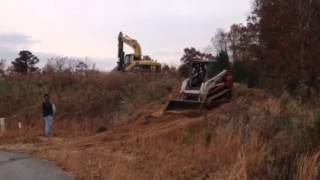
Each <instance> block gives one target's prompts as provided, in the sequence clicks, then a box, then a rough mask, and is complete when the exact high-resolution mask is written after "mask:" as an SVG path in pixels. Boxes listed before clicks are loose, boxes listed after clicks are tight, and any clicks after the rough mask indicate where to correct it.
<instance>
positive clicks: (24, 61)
mask: <svg viewBox="0 0 320 180" xmlns="http://www.w3.org/2000/svg"><path fill="white" fill-rule="evenodd" d="M39 62H40V60H39V58H38V57H37V56H35V55H34V54H32V52H30V51H28V50H22V51H20V52H19V54H18V57H17V58H16V59H15V60H14V61H12V62H11V65H10V66H9V67H6V60H4V59H1V60H0V76H6V75H28V74H39V73H42V74H48V73H57V72H70V73H85V72H89V71H95V64H93V63H91V61H90V60H89V59H84V60H83V59H77V58H69V57H54V58H49V59H48V60H47V63H46V64H45V65H44V66H43V67H42V68H39V67H38V66H37V65H38V64H39Z"/></svg>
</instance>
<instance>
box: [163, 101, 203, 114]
mask: <svg viewBox="0 0 320 180" xmlns="http://www.w3.org/2000/svg"><path fill="white" fill-rule="evenodd" d="M201 108H202V102H200V101H190V100H171V101H170V102H169V104H168V105H167V107H166V109H165V111H185V110H200V109H201Z"/></svg>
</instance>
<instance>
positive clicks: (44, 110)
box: [42, 102, 53, 117]
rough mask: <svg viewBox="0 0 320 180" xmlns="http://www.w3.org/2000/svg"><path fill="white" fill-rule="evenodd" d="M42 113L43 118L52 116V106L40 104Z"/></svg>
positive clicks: (44, 103)
mask: <svg viewBox="0 0 320 180" xmlns="http://www.w3.org/2000/svg"><path fill="white" fill-rule="evenodd" d="M42 113H43V117H46V116H52V115H53V108H52V104H51V103H50V102H43V103H42Z"/></svg>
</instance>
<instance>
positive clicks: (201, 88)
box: [165, 60, 233, 112]
mask: <svg viewBox="0 0 320 180" xmlns="http://www.w3.org/2000/svg"><path fill="white" fill-rule="evenodd" d="M215 63H216V62H215V61H202V60H201V61H193V62H191V67H192V73H191V76H190V77H189V78H188V79H186V80H184V81H183V82H182V85H181V90H180V94H179V97H178V98H177V99H174V100H171V101H170V102H169V103H168V105H167V107H166V109H165V111H167V112H168V111H173V112H177V111H188V110H201V109H204V108H207V109H210V108H212V107H214V106H217V105H219V104H221V103H224V102H227V101H229V100H230V99H231V98H232V89H233V77H232V75H231V73H230V72H229V71H228V70H223V71H218V72H217V71H216V70H215V68H214V67H215Z"/></svg>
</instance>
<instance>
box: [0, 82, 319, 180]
mask: <svg viewBox="0 0 320 180" xmlns="http://www.w3.org/2000/svg"><path fill="white" fill-rule="evenodd" d="M116 78H123V77H116ZM126 78H129V79H130V77H126ZM141 78H142V77H141ZM118 81H120V80H118ZM130 81H131V80H130ZM149 81H150V79H149ZM157 81H158V82H160V84H161V86H162V85H163V83H167V82H166V80H163V81H162V80H161V78H159V79H157ZM161 81H162V82H161ZM99 82H100V81H99ZM156 84H157V83H156ZM119 86H120V85H119ZM119 86H117V87H118V88H119ZM138 86H141V84H139V85H138ZM103 87H104V86H103ZM108 87H109V86H108ZM118 88H116V89H118ZM146 88H147V89H146ZM146 88H141V89H140V90H133V89H132V90H133V91H129V92H132V93H133V94H135V95H137V96H139V98H138V99H139V101H140V100H141V99H148V100H143V101H142V102H143V103H142V104H144V103H146V102H148V104H147V106H145V107H143V106H141V108H135V111H134V113H133V109H134V108H133V107H131V108H130V106H134V105H137V106H138V105H140V102H138V101H136V100H130V101H127V102H132V103H131V105H130V103H129V104H128V105H127V106H128V108H127V109H126V111H124V112H123V111H121V112H122V113H121V115H122V117H121V118H123V119H127V120H128V119H129V121H126V123H123V124H120V125H119V124H116V125H115V126H110V127H109V129H108V130H107V131H106V132H103V133H99V134H95V135H93V134H92V133H91V134H90V135H88V134H85V133H82V134H81V133H66V132H62V131H61V132H59V134H60V137H59V138H56V139H52V140H42V139H39V138H37V137H36V136H38V134H37V133H38V132H40V127H38V129H37V128H36V130H35V132H31V131H32V129H33V127H30V131H28V133H25V134H29V133H30V134H31V135H30V138H27V137H17V135H18V134H14V133H13V134H12V135H10V133H8V134H6V135H3V136H2V137H0V141H1V144H9V143H12V140H8V138H11V139H12V138H13V139H15V141H13V142H14V143H13V144H12V145H4V146H3V147H2V148H6V149H9V150H17V149H18V150H23V149H24V150H25V151H28V152H30V153H33V154H35V155H37V156H39V157H43V158H47V159H51V160H54V161H55V162H57V164H58V165H59V166H61V167H63V168H65V169H66V170H68V171H71V172H72V173H73V174H75V176H76V179H120V180H122V179H124V180H125V179H128V180H131V179H132V180H143V179H146V180H149V179H151V180H158V179H159V180H160V179H178V180H179V179H181V180H185V179H230V180H233V179H248V180H249V179H250V180H251V179H259V180H260V179H297V180H298V179H299V180H300V179H318V178H319V164H320V163H319V156H320V155H319V152H318V151H317V149H318V146H319V144H320V143H319V142H320V141H319V138H318V135H320V134H319V132H320V131H318V127H317V121H318V119H319V116H318V112H319V110H318V108H317V107H315V106H310V105H306V104H303V103H301V102H299V101H296V100H294V99H292V98H290V97H283V98H281V99H278V98H275V97H272V96H270V95H268V94H266V93H264V92H263V91H261V90H249V89H246V88H243V87H241V86H237V87H236V94H235V98H234V100H233V101H232V102H231V103H229V104H225V105H222V106H220V107H219V108H217V109H213V110H211V111H208V112H203V114H201V115H199V116H190V115H188V116H184V115H170V114H161V109H162V108H163V107H164V104H161V102H162V101H163V99H162V98H159V97H157V96H156V97H154V95H151V96H152V98H151V99H149V97H148V98H147V97H146V96H145V95H143V94H144V93H143V92H148V93H150V92H154V90H157V89H159V88H160V85H152V86H150V87H149V86H147V87H146ZM125 89H128V87H126V88H125ZM109 90H110V91H112V89H109ZM124 94H125V93H124ZM70 95H71V94H70ZM141 95H143V96H141ZM148 96H149V95H148ZM129 97H131V96H128V97H127V98H129ZM142 107H143V108H142ZM121 110H122V109H121ZM97 112H99V111H97ZM115 112H118V111H115ZM126 113H127V114H130V115H125V114H126ZM75 117H76V116H75ZM77 122H78V121H77V119H74V120H72V119H71V120H70V121H63V123H62V122H60V123H57V124H56V125H57V126H58V127H59V129H68V130H69V131H70V130H72V129H73V130H72V131H74V132H76V131H84V130H85V129H86V128H88V126H91V123H90V121H85V122H86V123H77ZM90 129H91V128H90ZM89 132H90V131H89ZM19 135H21V134H19ZM80 135H81V136H80ZM19 138H20V139H19ZM26 139H27V141H24V140H26ZM4 141H5V143H3V142H4ZM17 142H25V143H23V144H21V143H20V144H18V145H17V144H16V143H17Z"/></svg>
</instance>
